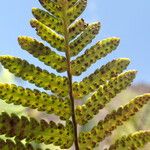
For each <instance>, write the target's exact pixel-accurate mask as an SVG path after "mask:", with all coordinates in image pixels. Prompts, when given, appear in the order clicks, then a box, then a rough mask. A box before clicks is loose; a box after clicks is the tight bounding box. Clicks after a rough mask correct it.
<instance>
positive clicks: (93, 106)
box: [76, 71, 136, 125]
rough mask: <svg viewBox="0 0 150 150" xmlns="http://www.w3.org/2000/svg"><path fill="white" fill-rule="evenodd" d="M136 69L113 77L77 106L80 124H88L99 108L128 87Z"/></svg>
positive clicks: (77, 117)
mask: <svg viewBox="0 0 150 150" xmlns="http://www.w3.org/2000/svg"><path fill="white" fill-rule="evenodd" d="M135 75H136V71H127V72H125V73H122V74H120V75H119V76H117V77H115V78H112V79H111V80H110V81H108V82H107V83H106V84H104V85H103V86H100V88H99V89H98V90H97V91H96V92H95V93H94V94H93V95H92V96H91V97H90V98H89V99H88V100H87V101H86V103H85V104H84V105H82V106H77V108H76V120H77V122H78V123H79V124H80V125H83V124H86V123H87V122H88V121H89V120H90V119H92V118H93V117H94V115H96V114H98V112H99V110H100V109H102V108H104V107H105V105H106V104H107V103H109V102H110V101H111V99H112V98H114V97H115V96H116V95H117V94H118V93H120V92H121V91H122V90H124V89H125V88H127V87H128V86H129V85H130V84H131V82H132V81H133V79H134V78H135Z"/></svg>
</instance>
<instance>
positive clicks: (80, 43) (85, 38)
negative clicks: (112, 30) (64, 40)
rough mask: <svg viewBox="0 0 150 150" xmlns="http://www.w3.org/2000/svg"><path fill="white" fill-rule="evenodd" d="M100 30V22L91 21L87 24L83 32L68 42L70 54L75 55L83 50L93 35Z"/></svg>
mask: <svg viewBox="0 0 150 150" xmlns="http://www.w3.org/2000/svg"><path fill="white" fill-rule="evenodd" d="M99 30H100V23H99V22H96V23H92V24H89V25H88V26H87V28H86V29H85V30H84V31H83V33H82V34H81V35H80V36H79V37H78V38H77V39H75V40H74V41H73V42H71V43H70V55H71V56H76V55H77V54H78V53H79V52H81V51H82V50H83V48H85V47H86V46H87V45H88V44H89V43H91V42H92V40H93V39H94V38H95V36H96V35H97V34H98V32H99Z"/></svg>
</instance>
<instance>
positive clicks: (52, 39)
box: [30, 19, 65, 52]
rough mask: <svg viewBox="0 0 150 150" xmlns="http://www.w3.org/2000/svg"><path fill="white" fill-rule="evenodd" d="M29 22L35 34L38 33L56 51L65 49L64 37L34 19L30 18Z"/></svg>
mask: <svg viewBox="0 0 150 150" xmlns="http://www.w3.org/2000/svg"><path fill="white" fill-rule="evenodd" d="M30 24H31V26H32V27H33V28H35V29H36V32H37V35H39V36H40V37H41V38H42V39H43V40H45V41H46V42H48V43H49V44H50V45H51V46H52V47H54V48H56V49H57V50H58V51H62V52H64V51H65V48H64V38H63V37H62V36H60V35H59V34H57V33H56V32H54V31H53V30H51V29H50V28H48V27H47V26H45V25H44V24H42V23H41V22H39V21H38V20H36V19H32V20H31V21H30Z"/></svg>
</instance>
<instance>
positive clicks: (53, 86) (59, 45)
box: [0, 0, 150, 150]
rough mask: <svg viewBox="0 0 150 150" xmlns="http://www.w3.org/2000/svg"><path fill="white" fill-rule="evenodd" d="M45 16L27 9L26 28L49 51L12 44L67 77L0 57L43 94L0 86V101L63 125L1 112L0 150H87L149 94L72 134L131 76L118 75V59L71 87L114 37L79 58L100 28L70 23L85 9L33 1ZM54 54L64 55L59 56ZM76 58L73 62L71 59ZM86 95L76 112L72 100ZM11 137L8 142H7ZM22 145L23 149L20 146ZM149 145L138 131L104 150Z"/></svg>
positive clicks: (148, 135) (146, 134) (68, 0)
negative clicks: (37, 146)
mask: <svg viewBox="0 0 150 150" xmlns="http://www.w3.org/2000/svg"><path fill="white" fill-rule="evenodd" d="M39 2H40V4H41V5H42V6H43V8H44V9H45V10H42V9H39V8H33V9H32V13H33V15H34V17H35V19H32V20H31V22H30V23H31V26H32V27H33V28H35V30H36V33H37V35H38V36H40V37H41V39H43V40H44V41H46V42H47V43H49V44H50V46H51V47H53V48H55V49H56V50H57V51H59V53H56V52H55V51H53V50H52V48H50V47H48V46H45V45H44V44H43V43H41V42H39V41H38V40H36V39H34V38H32V37H28V36H20V37H19V38H18V42H19V44H20V46H21V48H22V49H23V50H26V51H27V52H29V53H30V54H31V55H33V56H34V57H36V58H37V59H39V60H40V61H42V62H43V63H45V65H47V66H50V67H51V68H53V69H55V70H57V71H58V72H59V73H62V72H67V76H58V75H56V74H53V73H49V72H48V71H47V70H42V69H41V68H40V67H37V66H35V65H33V64H30V63H28V62H27V61H26V60H22V59H21V58H17V57H13V56H0V62H1V64H2V65H3V66H4V67H5V68H6V69H8V70H9V71H10V72H11V73H13V74H14V75H15V76H17V77H20V78H22V79H23V80H27V81H28V82H30V83H32V84H35V85H36V86H37V87H40V88H43V89H45V90H46V91H51V93H52V94H51V95H50V94H48V93H47V92H46V91H45V92H41V91H39V90H37V89H34V90H31V89H29V88H26V89H25V88H23V87H21V86H17V85H14V84H6V83H0V98H1V99H2V100H4V101H5V102H6V103H8V104H10V103H13V104H15V105H22V106H24V107H28V108H32V109H36V110H38V111H44V112H46V113H47V114H55V115H57V116H59V117H60V119H61V120H64V121H65V124H63V123H58V124H56V123H55V122H53V121H50V122H46V121H45V120H43V119H41V121H40V122H38V121H37V120H36V119H34V118H27V117H25V116H22V117H21V118H20V117H18V116H17V115H16V114H8V113H7V112H3V113H1V115H0V134H1V135H5V137H6V138H7V140H6V141H4V140H2V139H1V140H0V149H5V150H6V149H7V150H12V149H13V150H15V149H19V150H23V149H24V150H33V149H34V148H33V146H32V145H31V142H32V141H34V142H36V143H44V144H54V145H56V146H59V147H60V148H61V149H69V148H70V147H72V146H73V145H74V147H75V149H76V150H92V149H94V148H95V147H97V145H98V144H99V143H100V142H101V141H103V140H104V138H105V137H107V136H109V135H110V134H111V133H112V131H113V130H115V129H116V128H117V127H118V126H120V125H122V124H123V123H124V122H125V121H127V120H128V119H130V117H131V116H133V115H134V114H135V113H136V112H138V111H139V110H140V109H141V108H142V107H143V105H144V104H146V103H147V102H148V101H149V100H150V94H144V95H141V96H138V97H136V98H135V99H133V100H131V101H130V102H129V103H128V104H126V105H125V106H121V107H119V108H118V109H117V110H114V111H112V112H111V113H110V114H108V115H106V117H105V118H104V120H100V121H99V122H98V124H97V125H95V126H94V127H93V128H92V129H91V130H90V131H88V132H80V133H78V130H77V127H78V125H80V126H82V125H85V124H86V123H88V121H89V120H91V119H92V118H93V117H94V116H95V115H97V114H98V112H99V110H100V109H103V108H104V107H105V105H106V104H107V103H109V102H110V101H111V99H112V98H114V97H115V96H116V95H117V94H118V93H120V92H121V91H122V90H123V89H125V88H126V87H127V86H129V85H130V84H131V82H132V81H133V79H134V78H135V75H136V72H137V71H135V70H129V71H125V72H123V71H124V70H125V69H126V68H127V66H128V65H129V62H130V61H129V59H127V58H119V59H114V60H112V61H110V62H108V63H107V64H106V65H103V66H102V67H101V68H99V69H97V70H96V71H95V72H94V73H92V74H91V75H89V76H87V77H85V78H84V79H83V80H82V81H81V82H73V76H79V75H81V74H82V73H83V72H84V71H86V70H87V69H88V68H89V67H90V66H91V65H92V64H93V63H95V62H96V61H97V60H99V59H101V58H102V57H105V56H106V55H107V54H109V53H111V52H112V51H114V50H115V49H116V48H117V46H118V45H119V41H120V39H119V38H117V37H110V38H106V39H104V40H102V41H100V42H97V43H96V44H95V45H94V46H92V47H91V48H89V49H87V50H85V52H84V54H82V55H80V52H81V51H82V50H83V49H84V48H85V47H86V46H87V45H88V44H89V43H91V42H92V40H93V39H94V38H95V36H96V35H97V34H98V32H99V30H100V26H101V25H100V23H99V22H95V23H91V24H88V23H86V22H85V21H84V20H83V19H78V20H76V19H77V18H78V17H79V16H80V15H81V14H82V12H83V11H84V10H85V8H86V6H87V0H39ZM60 52H62V53H64V54H65V56H64V55H60ZM74 56H76V58H75V59H72V58H73V57H74ZM87 95H90V96H89V98H88V99H87V100H86V102H85V103H84V104H83V105H79V106H76V105H75V100H77V101H79V100H80V101H82V99H83V98H84V97H85V96H87ZM12 137H14V141H12V140H11V138H12ZM24 139H25V140H26V144H25V145H24V144H23V143H22V140H24ZM149 141H150V131H140V132H137V133H135V134H131V135H129V136H127V137H122V138H121V139H118V141H116V143H114V144H113V145H110V148H108V149H109V150H115V149H117V150H122V149H130V150H131V149H137V148H139V147H142V146H143V145H144V144H146V143H148V142H149Z"/></svg>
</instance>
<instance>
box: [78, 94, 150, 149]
mask: <svg viewBox="0 0 150 150" xmlns="http://www.w3.org/2000/svg"><path fill="white" fill-rule="evenodd" d="M149 100H150V94H144V95H141V96H138V97H136V98H135V99H133V100H131V101H130V102H129V103H128V104H126V105H125V106H123V107H119V108H118V110H117V111H115V110H114V111H113V112H112V113H110V114H108V115H107V116H106V117H105V119H104V120H103V121H100V122H99V123H98V125H97V126H95V127H93V129H92V130H91V131H89V132H81V133H80V136H79V144H80V148H81V149H82V150H86V149H87V148H88V149H92V148H94V147H95V146H96V145H97V144H98V143H99V142H100V141H102V140H103V139H104V138H105V137H107V136H109V135H110V134H111V132H112V131H113V130H115V129H116V128H117V127H118V126H120V125H122V124H123V123H124V122H125V121H127V120H129V119H130V118H131V116H133V115H135V113H137V112H138V111H139V110H140V109H141V108H142V107H143V106H144V105H145V104H146V103H147V102H148V101H149ZM117 150H118V149H117Z"/></svg>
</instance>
